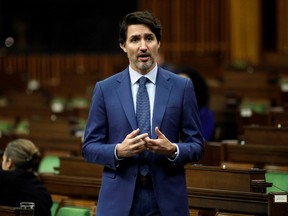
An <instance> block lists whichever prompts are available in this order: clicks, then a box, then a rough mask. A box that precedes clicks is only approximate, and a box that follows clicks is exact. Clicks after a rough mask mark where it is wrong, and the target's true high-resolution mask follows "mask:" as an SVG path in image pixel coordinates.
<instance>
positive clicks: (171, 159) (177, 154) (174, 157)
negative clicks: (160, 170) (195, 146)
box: [167, 143, 180, 162]
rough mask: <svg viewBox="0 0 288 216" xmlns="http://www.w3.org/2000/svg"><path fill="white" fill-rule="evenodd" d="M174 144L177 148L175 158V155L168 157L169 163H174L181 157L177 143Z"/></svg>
mask: <svg viewBox="0 0 288 216" xmlns="http://www.w3.org/2000/svg"><path fill="white" fill-rule="evenodd" d="M173 144H174V145H175V146H176V152H175V154H174V155H175V156H174V155H173V157H169V156H167V158H168V160H169V161H172V162H174V161H176V160H177V158H178V157H179V154H180V150H179V147H178V145H177V144H175V143H173Z"/></svg>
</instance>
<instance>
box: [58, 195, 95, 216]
mask: <svg viewBox="0 0 288 216" xmlns="http://www.w3.org/2000/svg"><path fill="white" fill-rule="evenodd" d="M96 205H97V203H96V201H94V200H85V199H74V198H63V199H62V200H61V201H60V203H59V206H58V209H57V210H56V216H62V214H63V213H62V212H63V211H64V212H70V211H71V212H77V213H78V214H75V215H77V216H78V215H79V216H80V215H81V216H82V215H83V216H84V215H85V216H86V214H87V213H86V212H87V211H88V216H95V215H96ZM60 213H61V215H59V214H60ZM63 215H64V214H63ZM65 215H69V216H70V215H71V216H72V213H71V214H68V213H67V214H66V213H65Z"/></svg>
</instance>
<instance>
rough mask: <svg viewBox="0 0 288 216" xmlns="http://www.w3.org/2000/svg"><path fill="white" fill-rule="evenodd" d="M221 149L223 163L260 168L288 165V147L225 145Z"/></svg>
mask: <svg viewBox="0 0 288 216" xmlns="http://www.w3.org/2000/svg"><path fill="white" fill-rule="evenodd" d="M221 148H222V149H221V151H222V153H221V155H222V158H221V161H222V162H238V163H241V162H242V163H253V164H255V167H258V168H263V167H264V166H265V165H269V164H270V165H271V164H272V165H273V164H274V165H287V164H288V146H275V145H258V144H245V145H240V144H226V143H223V144H222V145H221Z"/></svg>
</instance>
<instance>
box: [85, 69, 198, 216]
mask: <svg viewBox="0 0 288 216" xmlns="http://www.w3.org/2000/svg"><path fill="white" fill-rule="evenodd" d="M156 126H158V127H159V129H160V131H162V133H164V134H165V136H166V137H167V138H168V139H169V140H170V141H171V142H173V143H176V144H178V146H179V152H180V154H179V157H178V158H177V160H176V161H173V162H171V161H170V160H168V158H167V157H166V156H165V155H161V154H153V153H150V171H151V174H152V181H153V186H154V191H155V194H156V198H157V201H158V205H159V208H160V210H161V213H162V215H163V216H185V215H189V211H188V198H187V187H186V181H185V168H184V166H185V164H187V163H190V162H195V161H198V160H199V159H200V158H201V157H202V155H203V153H204V139H203V137H202V134H201V123H200V119H199V116H198V108H197V102H196V97H195V93H194V90H193V86H192V82H191V81H190V80H189V79H186V78H183V77H180V76H178V75H176V74H174V73H172V72H169V71H167V70H164V69H163V68H161V67H158V72H157V78H156V92H155V102H154V111H153V119H152V128H155V127H156ZM135 129H137V123H136V117H135V110H134V106H133V99H132V92H131V81H130V76H129V72H128V68H126V69H125V70H124V71H122V72H120V73H117V74H115V75H113V76H111V77H109V78H107V79H105V80H103V81H99V82H98V83H96V85H95V89H94V93H93V97H92V102H91V107H90V113H89V117H88V121H87V125H86V129H85V135H84V143H83V146H82V151H83V157H84V158H85V159H86V160H87V161H89V162H92V163H97V164H101V165H104V172H103V176H102V184H101V189H100V194H99V200H98V203H97V216H107V215H109V216H114V215H115V216H128V215H129V211H130V208H131V206H132V201H133V194H134V189H135V184H136V178H137V173H138V166H139V163H138V161H139V160H138V159H139V156H138V155H137V156H134V157H129V158H124V159H123V160H120V161H116V160H115V158H114V149H115V146H116V144H118V143H121V142H122V141H123V140H124V139H125V137H126V136H127V135H128V134H129V133H131V132H132V130H135ZM151 136H152V138H154V139H156V138H157V137H156V134H155V131H154V129H153V130H152V135H151ZM91 172H93V170H91Z"/></svg>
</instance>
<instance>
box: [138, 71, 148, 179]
mask: <svg viewBox="0 0 288 216" xmlns="http://www.w3.org/2000/svg"><path fill="white" fill-rule="evenodd" d="M147 81H149V80H148V78H146V77H144V76H142V77H141V78H140V79H139V81H138V82H139V89H138V92H137V101H136V119H137V124H138V128H140V134H142V133H148V134H149V137H151V136H150V134H151V126H150V102H149V96H148V92H147V89H146V82H147ZM148 154H149V152H148V151H147V150H145V151H144V152H142V153H141V154H140V174H141V175H143V176H146V175H147V174H148V173H149V167H148V164H147V160H148V159H147V157H148Z"/></svg>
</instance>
